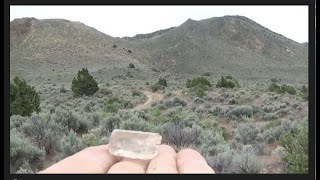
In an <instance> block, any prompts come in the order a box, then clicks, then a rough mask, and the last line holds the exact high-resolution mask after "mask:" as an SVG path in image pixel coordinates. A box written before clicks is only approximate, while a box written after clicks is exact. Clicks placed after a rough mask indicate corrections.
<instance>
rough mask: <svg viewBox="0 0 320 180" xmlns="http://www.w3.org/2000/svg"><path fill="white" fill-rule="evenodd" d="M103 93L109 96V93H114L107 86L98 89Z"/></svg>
mask: <svg viewBox="0 0 320 180" xmlns="http://www.w3.org/2000/svg"><path fill="white" fill-rule="evenodd" d="M98 92H99V93H100V94H101V95H104V96H108V95H109V94H112V91H111V90H109V89H107V88H101V89H99V91H98Z"/></svg>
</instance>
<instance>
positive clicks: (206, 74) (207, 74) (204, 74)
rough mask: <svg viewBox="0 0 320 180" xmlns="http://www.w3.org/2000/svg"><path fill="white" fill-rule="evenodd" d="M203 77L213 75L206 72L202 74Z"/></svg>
mask: <svg viewBox="0 0 320 180" xmlns="http://www.w3.org/2000/svg"><path fill="white" fill-rule="evenodd" d="M202 75H203V76H211V73H210V72H205V73H203V74H202Z"/></svg>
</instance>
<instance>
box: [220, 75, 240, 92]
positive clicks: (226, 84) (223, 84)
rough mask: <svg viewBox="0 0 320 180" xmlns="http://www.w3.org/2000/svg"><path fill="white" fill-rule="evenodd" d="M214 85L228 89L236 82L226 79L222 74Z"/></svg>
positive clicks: (234, 85)
mask: <svg viewBox="0 0 320 180" xmlns="http://www.w3.org/2000/svg"><path fill="white" fill-rule="evenodd" d="M216 87H217V88H230V89H232V88H234V87H236V84H235V82H234V81H233V79H226V78H224V77H223V76H222V77H221V79H220V80H218V83H217V85H216Z"/></svg>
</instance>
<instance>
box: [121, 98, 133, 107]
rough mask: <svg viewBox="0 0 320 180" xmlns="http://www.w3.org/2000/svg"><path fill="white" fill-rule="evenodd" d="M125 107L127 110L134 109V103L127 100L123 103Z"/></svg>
mask: <svg viewBox="0 0 320 180" xmlns="http://www.w3.org/2000/svg"><path fill="white" fill-rule="evenodd" d="M123 107H124V108H126V109H128V108H133V104H132V102H131V101H130V100H128V99H127V100H124V101H123Z"/></svg>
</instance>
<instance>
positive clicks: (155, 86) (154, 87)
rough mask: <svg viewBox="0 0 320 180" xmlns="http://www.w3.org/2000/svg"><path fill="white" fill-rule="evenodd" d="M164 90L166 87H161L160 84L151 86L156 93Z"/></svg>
mask: <svg viewBox="0 0 320 180" xmlns="http://www.w3.org/2000/svg"><path fill="white" fill-rule="evenodd" d="M163 89H164V87H163V86H161V85H160V84H158V83H157V84H154V85H152V86H151V90H152V92H156V91H158V90H163Z"/></svg>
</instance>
